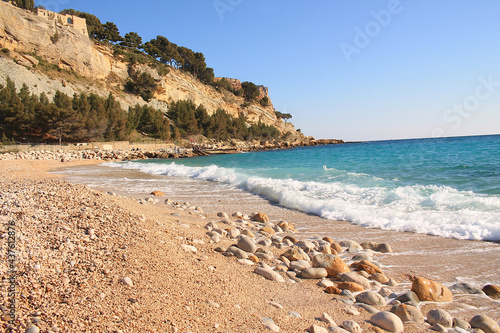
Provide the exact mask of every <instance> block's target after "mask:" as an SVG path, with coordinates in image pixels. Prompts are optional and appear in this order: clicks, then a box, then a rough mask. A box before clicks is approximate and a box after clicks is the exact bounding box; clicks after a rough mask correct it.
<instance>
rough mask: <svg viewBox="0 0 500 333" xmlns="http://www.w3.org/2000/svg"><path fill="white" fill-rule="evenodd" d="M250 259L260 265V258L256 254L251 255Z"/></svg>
mask: <svg viewBox="0 0 500 333" xmlns="http://www.w3.org/2000/svg"><path fill="white" fill-rule="evenodd" d="M248 259H250V260H251V261H252V262H253V263H254V264H258V263H259V261H260V260H259V258H258V257H257V256H256V255H255V254H251V255H249V256H248Z"/></svg>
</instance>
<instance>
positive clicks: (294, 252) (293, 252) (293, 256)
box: [282, 248, 304, 261]
mask: <svg viewBox="0 0 500 333" xmlns="http://www.w3.org/2000/svg"><path fill="white" fill-rule="evenodd" d="M282 256H283V257H285V258H287V259H288V260H290V261H295V260H303V259H304V258H303V257H302V254H300V252H299V250H298V249H294V248H292V249H288V250H287V251H286V252H285V253H283V254H282Z"/></svg>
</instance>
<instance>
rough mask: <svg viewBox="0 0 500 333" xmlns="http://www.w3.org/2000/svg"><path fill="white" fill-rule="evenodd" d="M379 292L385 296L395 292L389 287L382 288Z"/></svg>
mask: <svg viewBox="0 0 500 333" xmlns="http://www.w3.org/2000/svg"><path fill="white" fill-rule="evenodd" d="M378 293H379V294H380V295H382V296H384V297H388V296H390V295H392V294H394V292H393V291H392V289H389V288H387V287H382V288H380V290H379V291H378ZM391 298H393V297H391Z"/></svg>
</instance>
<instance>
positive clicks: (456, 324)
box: [453, 317, 471, 330]
mask: <svg viewBox="0 0 500 333" xmlns="http://www.w3.org/2000/svg"><path fill="white" fill-rule="evenodd" d="M453 327H454V328H457V327H458V328H462V329H464V330H469V329H470V328H471V327H470V324H469V323H468V322H467V321H465V320H463V319H461V318H457V317H455V318H453Z"/></svg>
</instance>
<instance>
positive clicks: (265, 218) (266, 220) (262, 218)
mask: <svg viewBox="0 0 500 333" xmlns="http://www.w3.org/2000/svg"><path fill="white" fill-rule="evenodd" d="M252 221H256V222H261V223H269V217H268V216H267V215H266V214H264V213H261V212H258V213H257V214H254V215H253V216H252Z"/></svg>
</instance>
